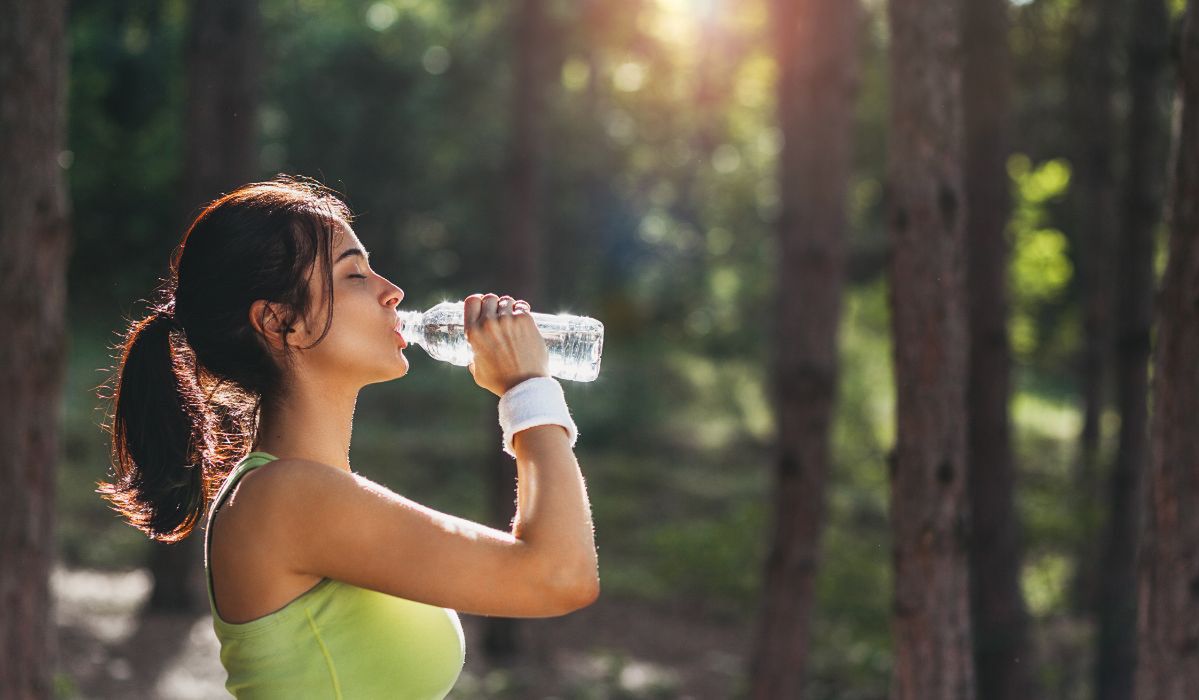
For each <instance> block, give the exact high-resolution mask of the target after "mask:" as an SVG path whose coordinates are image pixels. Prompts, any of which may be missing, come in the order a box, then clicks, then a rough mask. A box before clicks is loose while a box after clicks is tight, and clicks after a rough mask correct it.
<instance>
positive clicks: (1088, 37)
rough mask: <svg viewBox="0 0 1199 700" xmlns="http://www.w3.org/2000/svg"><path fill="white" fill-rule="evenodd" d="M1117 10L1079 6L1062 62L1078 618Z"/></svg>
mask: <svg viewBox="0 0 1199 700" xmlns="http://www.w3.org/2000/svg"><path fill="white" fill-rule="evenodd" d="M1138 1H1139V0H1138ZM1119 6H1120V0H1079V3H1078V8H1077V11H1076V12H1077V14H1076V17H1075V27H1074V32H1075V34H1074V37H1073V46H1072V48H1071V52H1070V59H1069V60H1070V67H1069V74H1070V80H1069V104H1070V105H1071V106H1072V111H1071V112H1070V114H1069V120H1070V123H1071V127H1072V131H1073V133H1074V135H1075V143H1074V144H1073V145H1072V148H1073V152H1074V153H1073V161H1074V163H1073V166H1074V168H1073V180H1072V182H1071V187H1070V201H1071V205H1072V212H1073V214H1072V220H1073V223H1074V227H1073V228H1074V231H1073V234H1072V235H1071V240H1070V243H1071V251H1072V253H1073V258H1074V262H1075V265H1076V269H1077V271H1078V277H1077V280H1078V290H1079V293H1080V295H1081V305H1082V314H1083V338H1082V347H1081V348H1080V350H1079V358H1078V363H1079V365H1078V372H1079V375H1078V376H1079V385H1080V387H1081V392H1082V409H1083V426H1082V433H1081V435H1080V436H1079V453H1078V463H1077V465H1076V472H1075V483H1076V491H1075V493H1076V494H1077V498H1078V499H1079V501H1080V502H1079V511H1080V520H1081V522H1082V527H1081V528H1080V530H1081V531H1082V533H1083V537H1084V539H1083V541H1082V542H1080V543H1079V551H1078V552H1077V555H1076V558H1077V567H1076V571H1075V581H1074V582H1073V583H1074V593H1075V596H1074V597H1075V600H1076V601H1078V603H1079V604H1080V607H1081V608H1082V609H1083V610H1086V611H1091V610H1093V608H1094V604H1095V601H1096V595H1097V585H1098V575H1099V572H1098V571H1097V570H1096V564H1097V563H1098V561H1099V557H1098V554H1099V547H1098V542H1099V541H1100V538H1099V537H1098V536H1097V534H1098V533H1099V532H1100V527H1101V525H1100V523H1101V521H1102V516H1101V513H1102V510H1103V508H1102V495H1101V494H1102V488H1101V487H1100V486H1099V485H1100V484H1101V483H1102V479H1101V470H1100V466H1099V460H1100V454H1099V448H1100V444H1099V442H1100V437H1101V433H1102V425H1101V419H1102V416H1103V409H1104V406H1105V404H1106V401H1107V383H1106V380H1107V376H1108V374H1109V372H1110V370H1111V355H1112V353H1111V345H1112V336H1113V333H1112V324H1113V321H1112V295H1111V291H1110V290H1111V280H1112V270H1111V269H1110V266H1111V261H1112V260H1113V255H1112V246H1113V242H1114V240H1115V229H1116V226H1117V223H1118V218H1117V216H1118V192H1117V183H1116V176H1115V169H1114V166H1113V163H1112V152H1113V151H1114V149H1113V147H1112V144H1113V143H1115V141H1116V136H1117V132H1116V129H1115V116H1114V114H1113V106H1112V101H1113V99H1114V96H1115V81H1116V75H1115V66H1114V63H1113V56H1114V55H1115V54H1116V47H1117V43H1116V21H1117V15H1116V13H1117V11H1118V9H1119Z"/></svg>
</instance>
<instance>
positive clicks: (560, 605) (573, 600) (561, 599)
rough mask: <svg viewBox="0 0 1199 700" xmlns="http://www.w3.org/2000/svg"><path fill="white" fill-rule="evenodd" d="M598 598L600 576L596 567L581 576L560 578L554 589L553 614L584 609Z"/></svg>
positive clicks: (563, 613)
mask: <svg viewBox="0 0 1199 700" xmlns="http://www.w3.org/2000/svg"><path fill="white" fill-rule="evenodd" d="M598 598H599V577H598V575H597V574H596V572H595V571H594V569H592V571H590V572H585V573H584V574H582V575H579V577H572V578H571V579H568V580H559V583H558V585H555V586H554V591H553V601H554V605H553V607H554V610H553V615H566V614H568V612H574V611H576V610H582V609H583V608H586V607H588V605H590V604H592V603H595V602H596V599H598Z"/></svg>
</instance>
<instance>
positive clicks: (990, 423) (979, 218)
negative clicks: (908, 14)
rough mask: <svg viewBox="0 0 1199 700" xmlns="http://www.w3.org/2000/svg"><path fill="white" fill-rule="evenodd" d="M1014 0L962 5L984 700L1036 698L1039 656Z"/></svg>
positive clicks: (975, 536)
mask: <svg viewBox="0 0 1199 700" xmlns="http://www.w3.org/2000/svg"><path fill="white" fill-rule="evenodd" d="M1008 6H1009V3H1008V0H965V1H964V2H963V3H962V4H961V11H962V13H963V15H962V22H963V24H962V39H963V46H964V51H963V54H962V58H963V62H962V99H963V114H964V120H965V121H964V125H965V161H964V171H965V172H964V174H965V188H966V202H967V205H966V230H967V233H966V239H967V244H966V245H967V251H968V252H967V259H968V261H969V267H968V276H969V280H968V282H967V285H968V287H969V299H970V307H969V309H970V311H969V324H970V326H969V327H970V361H969V367H970V369H969V372H970V375H969V377H970V379H969V385H968V389H967V404H968V416H969V418H968V422H967V424H968V428H967V431H968V435H969V442H968V455H969V459H968V461H969V464H970V478H969V488H970V510H971V514H972V517H971V523H972V524H973V527H972V531H971V543H970V573H971V577H970V582H971V610H972V613H973V623H974V662H975V666H976V675H977V678H978V696H979V698H982V699H983V700H1028V699H1029V698H1030V696H1031V694H1032V691H1033V688H1032V684H1031V675H1030V671H1031V666H1032V657H1031V656H1030V655H1029V651H1028V619H1027V618H1028V615H1027V611H1026V609H1025V606H1024V597H1023V595H1022V593H1021V590H1020V561H1021V556H1020V545H1019V539H1020V538H1019V527H1018V523H1017V521H1016V512H1015V508H1014V507H1013V492H1014V490H1015V481H1016V474H1015V467H1014V465H1013V461H1012V448H1011V427H1010V421H1009V417H1008V401H1009V397H1010V393H1011V381H1010V374H1011V351H1010V349H1009V345H1008V335H1007V322H1008V300H1007V261H1008V244H1007V238H1006V229H1007V222H1008V216H1009V213H1010V209H1011V198H1010V196H1009V184H1008V175H1007V158H1008V155H1009V153H1010V151H1009V149H1010V138H1009V124H1010V121H1011V108H1010V104H1011V98H1010V95H1011V89H1012V88H1011V85H1012V76H1011V65H1012V62H1011V50H1010V49H1009V47H1008V27H1009V24H1010V22H1009V19H1008Z"/></svg>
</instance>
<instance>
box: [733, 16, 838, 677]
mask: <svg viewBox="0 0 1199 700" xmlns="http://www.w3.org/2000/svg"><path fill="white" fill-rule="evenodd" d="M773 8H774V25H775V46H774V49H775V54H776V56H777V60H778V65H779V80H778V87H777V90H778V119H779V126H780V128H781V129H782V132H783V149H782V153H781V154H780V158H779V165H778V167H779V183H780V190H781V192H782V200H783V204H782V214H781V216H780V219H779V223H778V240H779V251H780V255H779V260H778V272H777V274H778V285H779V287H778V296H777V298H776V300H775V307H776V317H777V318H778V321H779V326H778V328H779V330H778V336H777V337H776V339H775V342H774V363H773V364H774V366H773V367H772V373H773V375H774V381H773V382H772V384H773V386H774V387H775V389H774V391H775V394H774V397H773V398H774V403H775V415H776V416H778V418H777V421H778V423H777V426H778V430H777V434H778V445H777V450H778V452H777V456H776V466H775V484H776V488H775V489H774V493H775V494H776V496H775V503H774V533H773V539H772V544H771V549H770V556H769V559H768V561H767V565H766V572H765V592H764V595H763V604H762V609H761V613H760V615H759V619H758V630H757V638H756V642H755V644H756V648H755V651H754V653H753V655H752V659H753V662H752V666H753V668H752V670H751V676H752V678H751V683H752V691H751V697H754V698H761V699H763V700H765V699H767V698H797V697H801V696H802V691H803V688H804V678H805V674H806V671H807V663H808V644H809V639H810V636H811V614H812V608H813V605H814V604H815V595H816V585H815V584H816V571H817V562H818V561H819V558H820V536H821V533H822V531H823V528H824V511H825V497H824V493H825V486H826V483H827V481H828V473H829V469H830V462H831V455H830V451H831V450H830V441H831V439H832V431H831V425H832V420H833V411H834V408H835V402H836V393H837V392H836V389H837V376H838V368H837V335H838V334H837V331H838V325H839V322H840V319H841V299H842V288H843V286H844V279H845V255H846V253H845V249H846V243H845V240H846V234H847V221H846V212H845V198H846V190H847V188H848V183H849V176H850V169H851V167H852V150H853V144H852V128H853V117H854V104H855V101H856V100H855V96H856V90H857V64H858V57H857V51H858V32H859V25H860V21H861V18H860V10H859V6H858V3H857V2H856V0H775V1H774V3H773ZM796 300H803V303H799V304H797V303H795V302H796Z"/></svg>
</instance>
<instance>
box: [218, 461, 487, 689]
mask: <svg viewBox="0 0 1199 700" xmlns="http://www.w3.org/2000/svg"><path fill="white" fill-rule="evenodd" d="M274 459H277V457H275V456H273V455H271V454H268V453H266V452H251V453H250V454H249V455H247V456H246V458H245V459H243V460H242V461H241V462H240V463H238V465H237V466H236V467H235V468H234V469H233V472H232V473H231V474H230V475H229V478H228V479H226V481H225V483H224V484H223V485H222V486H221V488H220V490H219V491H218V492H217V496H216V499H215V500H214V501H213V502H212V507H211V508H210V509H209V513H208V519H207V526H206V527H205V530H204V571H205V575H206V577H207V579H208V602H209V605H210V607H211V609H212V622H213V627H214V629H215V630H216V636H217V639H218V640H220V642H221V664H222V665H223V666H224V667H225V671H226V672H228V674H229V677H228V679H227V680H226V681H225V687H226V688H227V689H228V690H229V692H230V693H232V694H233V695H234V696H235V697H237V698H249V699H251V700H263V699H268V698H269V699H272V700H273V699H277V698H289V699H291V698H321V699H322V700H323V699H325V698H354V699H357V698H413V699H414V700H415V699H420V700H424V699H425V698H437V699H440V698H444V697H445V696H446V695H447V694H448V693H449V692H450V689H451V688H452V687H453V686H454V683H455V681H457V679H458V674H459V673H461V671H462V664H463V661H464V660H465V658H466V646H465V638H464V637H463V634H462V624H461V622H460V621H459V619H458V614H457V613H456V612H454V611H453V610H450V609H449V608H440V607H436V606H433V605H426V604H424V603H418V602H415V601H411V600H405V599H404V598H397V597H395V596H390V595H387V594H385V593H380V592H378V591H373V590H369V589H365V588H359V587H358V586H353V585H350V584H348V583H345V582H343V581H338V580H336V579H331V578H327V577H326V578H323V579H321V580H320V581H319V582H318V583H317V584H316V585H314V586H313V587H312V588H310V589H308V590H307V591H305V592H304V593H302V594H301V595H300V596H299V597H297V598H295V599H294V600H292V601H291V602H290V603H288V604H287V605H285V606H283V607H282V608H280V609H279V610H276V611H274V612H272V613H268V614H266V615H264V616H262V617H259V618H256V619H254V620H250V621H249V622H243V623H231V622H226V621H225V620H223V619H221V617H220V615H218V614H217V609H216V599H215V597H214V596H213V593H212V571H211V569H210V568H209V565H210V559H209V546H210V545H209V538H208V533H209V531H210V529H211V526H212V518H213V516H214V515H215V514H216V511H217V509H218V508H219V507H220V506H221V504H222V503H223V502H224V499H225V498H226V497H227V496H228V495H229V492H230V491H232V489H233V487H234V485H236V483H237V481H238V480H239V479H241V477H242V476H244V475H245V474H246V473H248V472H250V471H251V470H253V469H255V468H257V467H260V466H262V465H263V464H266V463H267V462H269V461H271V460H274Z"/></svg>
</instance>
